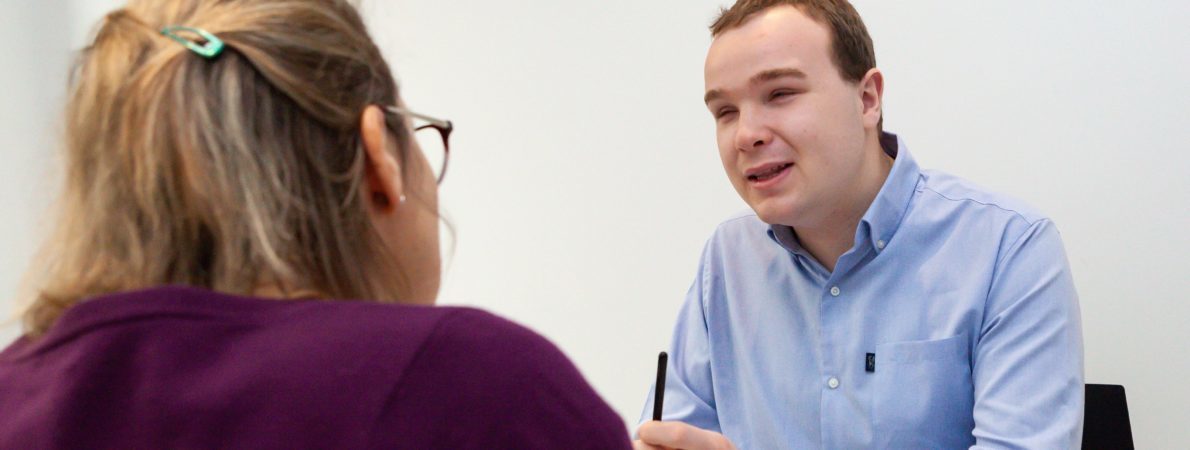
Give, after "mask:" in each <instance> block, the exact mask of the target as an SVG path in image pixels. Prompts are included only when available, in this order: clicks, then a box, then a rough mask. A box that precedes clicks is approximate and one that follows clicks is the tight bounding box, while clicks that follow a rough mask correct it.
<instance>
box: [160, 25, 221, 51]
mask: <svg viewBox="0 0 1190 450" xmlns="http://www.w3.org/2000/svg"><path fill="white" fill-rule="evenodd" d="M177 31H189V32H191V33H194V34H197V35H199V36H202V38H203V39H206V40H207V43H206V44H205V45H199V44H198V43H197V42H195V41H192V40H189V39H186V38H184V37H182V36H179V35H178V34H177ZM161 34H164V35H166V36H168V37H169V38H170V39H173V40H175V41H178V43H180V44H182V45H185V46H186V48H188V49H190V50H191V51H193V52H194V53H198V54H199V55H201V56H202V57H203V58H206V59H214V58H215V57H216V56H219V54H220V53H223V47H224V44H223V40H222V39H219V38H217V37H215V35H213V34H211V33H208V32H207V31H206V30H203V29H199V28H191V27H182V26H177V25H172V26H168V27H165V28H162V29H161Z"/></svg>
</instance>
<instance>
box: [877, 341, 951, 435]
mask: <svg viewBox="0 0 1190 450" xmlns="http://www.w3.org/2000/svg"><path fill="white" fill-rule="evenodd" d="M970 361H971V358H970V347H969V346H968V342H967V335H966V334H961V335H958V336H954V337H949V338H946V339H938V340H930V341H911V342H890V343H885V344H879V345H877V346H876V368H875V369H876V371H875V374H874V375H875V386H874V387H875V390H874V393H875V395H874V397H873V402H872V423H873V426H874V435H873V437H874V444H875V447H876V448H967V447H968V446H970V445H972V444H974V441H975V440H974V438H973V437H972V436H971V431H972V430H973V429H974V427H975V421H974V419H973V417H972V407H973V405H974V402H975V400H974V391H973V389H972V385H971V363H970Z"/></svg>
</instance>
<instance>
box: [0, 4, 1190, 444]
mask: <svg viewBox="0 0 1190 450" xmlns="http://www.w3.org/2000/svg"><path fill="white" fill-rule="evenodd" d="M726 3H727V1H726V0H697V1H694V0H681V1H678V0H669V1H645V2H642V1H639V0H637V1H629V0H603V1H598V2H590V1H582V2H580V1H545V0H541V1H525V0H522V1H510V2H489V1H478V0H472V1H454V2H428V1H412V0H395V1H384V2H381V1H365V3H364V7H363V9H364V11H365V14H366V15H367V17H368V20H369V22H370V23H371V27H372V31H373V34H374V37H375V38H376V40H377V41H378V43H379V44H380V46H381V48H383V49H384V50H385V52H386V54H387V55H388V58H389V62H390V64H392V65H393V67H394V68H395V70H396V72H397V74H398V76H399V78H400V82H401V83H402V89H403V94H404V98H405V99H406V101H407V103H408V105H409V106H410V107H412V108H415V109H417V110H419V111H424V112H426V113H428V114H433V115H440V116H444V117H447V118H450V119H452V120H454V121H455V123H456V125H457V132H456V134H455V135H454V138H453V139H452V146H453V148H454V152H453V157H452V158H453V159H452V160H451V173H450V176H449V177H448V178H447V182H446V184H445V185H444V186H443V188H442V191H441V195H442V199H443V207H444V209H445V212H446V214H447V216H448V217H450V219H451V221H452V222H453V223H454V224H455V225H456V227H457V229H458V242H457V244H458V246H457V250H456V251H455V253H454V254H453V258H451V259H450V265H449V267H448V271H447V275H446V279H445V285H444V289H443V291H442V296H441V303H443V304H452V305H474V306H479V307H483V308H487V309H490V310H493V311H496V312H498V313H500V314H503V315H505V316H507V317H510V318H513V319H515V320H517V321H519V322H521V323H523V324H526V325H528V326H530V327H532V328H534V329H535V330H537V331H539V332H541V333H542V334H544V335H546V336H547V337H549V338H550V339H551V340H552V341H554V342H555V343H557V344H558V345H559V346H560V347H561V348H562V349H563V350H564V351H565V352H566V353H567V354H568V355H569V356H570V357H571V358H573V360H574V361H575V363H576V364H577V365H578V367H579V368H580V369H581V370H582V372H583V373H584V375H586V377H587V378H588V379H589V380H590V381H591V383H592V384H593V385H594V386H595V388H596V389H597V390H598V391H599V392H600V393H601V394H602V395H603V396H604V397H605V398H606V399H607V401H608V402H609V403H610V404H611V405H612V407H614V408H615V409H616V410H617V411H619V412H620V413H621V414H622V415H623V417H624V419H625V422H626V423H633V422H635V421H636V420H637V418H638V416H639V413H640V408H641V405H642V404H643V401H644V399H645V395H646V394H647V392H648V388H649V384H650V382H651V381H652V379H653V370H654V366H655V359H654V358H655V357H656V353H657V352H658V351H660V350H662V349H663V348H664V347H665V346H666V344H667V342H668V340H669V335H670V331H671V327H672V324H673V320H674V316H675V314H676V312H677V309H678V306H679V305H680V303H681V302H682V300H683V296H684V294H685V292H686V288H687V287H688V286H689V284H690V281H691V280H692V279H693V276H694V270H695V267H696V264H697V257H698V254H699V251H700V250H701V247H702V244H703V242H704V240H705V239H706V238H707V237H708V236H709V234H710V232H711V231H712V230H713V229H714V227H715V225H717V224H718V223H719V221H720V220H722V219H723V218H724V217H725V216H727V215H729V214H731V213H732V212H734V211H737V210H740V209H741V208H744V205H743V203H742V202H741V201H740V200H739V199H738V198H737V197H736V195H735V193H734V191H733V190H732V189H731V187H730V185H729V184H728V182H727V180H726V177H725V176H724V175H723V174H722V169H721V167H720V166H719V162H718V157H717V153H716V149H715V144H714V130H713V126H712V121H711V119H710V115H709V114H708V113H707V112H706V111H705V110H704V109H703V106H702V104H701V103H702V102H701V97H702V62H703V57H704V53H705V51H706V48H707V46H708V45H709V43H710V38H709V36H708V34H707V31H706V25H708V24H709V22H710V21H711V20H712V18H713V16H714V14H715V12H716V11H717V10H718V8H719V7H720V6H724V5H726ZM117 4H118V2H114V1H111V0H104V1H96V0H72V1H33V0H16V1H15V2H6V4H5V6H4V13H3V14H0V58H2V59H0V61H2V63H0V64H3V66H2V67H3V70H0V88H2V89H3V91H4V97H3V101H0V155H3V163H0V213H2V214H3V220H2V221H0V246H2V247H0V249H2V250H3V251H2V252H0V296H2V298H3V299H4V300H2V302H0V307H3V308H4V309H5V310H11V309H12V308H15V303H14V302H13V301H12V299H13V295H14V294H15V292H16V286H17V282H18V279H19V278H20V276H21V275H22V273H23V271H24V268H25V265H26V263H27V261H28V258H29V255H30V254H31V252H32V251H33V249H34V247H35V244H36V242H37V241H38V239H39V238H40V237H41V234H40V231H41V230H42V229H44V223H43V222H41V221H42V220H43V219H41V217H42V212H43V210H44V206H45V204H46V203H47V202H48V201H49V200H50V199H51V198H52V192H53V190H54V189H55V188H54V186H56V182H57V181H58V179H57V173H56V171H55V167H56V166H55V165H54V164H53V157H54V154H55V150H56V149H55V147H54V145H55V142H56V140H57V136H58V131H59V128H60V127H59V124H58V122H57V114H58V113H59V111H60V108H61V102H62V92H63V90H64V86H65V84H66V74H67V68H68V62H69V60H70V57H71V53H70V52H71V51H72V50H73V49H77V48H78V47H80V46H82V45H83V44H84V43H85V39H86V36H87V32H88V30H89V29H90V27H91V25H92V24H93V23H94V22H95V21H96V20H97V19H98V18H99V17H100V16H101V15H102V13H103V12H104V11H106V10H108V9H110V8H111V7H113V6H115V5H117ZM856 6H857V8H858V9H859V11H860V13H861V14H862V15H863V16H864V18H865V20H866V21H867V24H868V27H869V29H870V31H871V33H872V35H873V38H874V40H875V43H876V51H877V57H878V60H879V65H880V67H881V68H882V69H883V70H884V72H885V76H886V94H885V103H886V107H885V111H886V117H887V118H886V123H885V126H886V128H887V129H889V130H891V131H895V132H898V133H900V134H901V135H902V136H903V137H904V138H905V139H906V140H907V142H908V144H909V146H910V147H911V148H912V150H913V152H914V155H915V156H916V157H917V158H918V159H919V161H920V162H921V164H922V165H923V166H924V167H928V168H934V169H941V170H945V171H949V172H952V173H956V174H959V175H961V176H964V177H966V178H969V179H972V180H974V181H976V182H977V183H980V184H983V185H985V186H989V187H991V188H993V189H997V190H1000V191H1004V192H1007V193H1010V194H1013V195H1016V196H1018V197H1022V198H1024V199H1026V200H1027V201H1029V202H1030V203H1032V204H1034V205H1036V206H1038V207H1040V209H1041V210H1043V211H1045V212H1047V213H1048V214H1049V215H1050V216H1051V217H1052V218H1053V219H1054V220H1055V221H1056V223H1057V224H1058V226H1059V228H1060V229H1061V231H1062V234H1063V238H1064V240H1065V243H1066V247H1067V252H1068V255H1069V257H1070V261H1071V264H1072V266H1073V269H1074V275H1075V280H1076V283H1077V285H1078V289H1079V293H1080V296H1081V300H1082V313H1083V324H1084V328H1085V340H1086V374H1087V380H1088V382H1092V383H1113V384H1123V385H1125V386H1126V388H1127V389H1128V396H1129V406H1130V409H1131V413H1132V424H1133V429H1134V433H1135V434H1136V442H1137V444H1138V447H1140V448H1184V447H1185V446H1186V444H1187V443H1188V442H1190V429H1188V428H1187V427H1186V426H1185V424H1186V423H1188V422H1190V414H1188V413H1187V407H1186V405H1187V404H1190V386H1188V384H1190V381H1188V380H1190V363H1188V362H1187V360H1188V359H1190V356H1187V354H1186V353H1187V352H1186V350H1187V341H1188V339H1190V332H1188V331H1187V330H1188V327H1186V326H1185V322H1186V317H1188V316H1190V305H1188V304H1187V303H1188V302H1187V300H1190V295H1188V292H1190V276H1188V275H1187V271H1186V269H1185V264H1186V263H1185V257H1184V255H1186V254H1187V253H1190V240H1188V238H1187V235H1186V234H1185V233H1187V232H1190V230H1187V225H1190V214H1188V208H1187V201H1188V200H1190V183H1188V182H1187V181H1186V179H1187V175H1188V174H1190V170H1188V169H1190V156H1188V153H1190V148H1187V145H1186V144H1187V143H1188V142H1190V127H1186V126H1185V124H1184V122H1185V121H1186V119H1187V118H1190V114H1188V113H1187V112H1186V109H1187V107H1190V88H1187V86H1186V83H1187V81H1188V80H1190V58H1188V57H1187V47H1188V44H1190V27H1187V26H1186V24H1187V23H1190V6H1187V4H1186V3H1185V2H1176V1H1159V0H1145V1H1137V2H1104V1H1086V0H1078V1H1076V0H1058V1H1050V2H1034V1H1020V0H1018V1H1003V2H974V1H942V0H932V1H924V0H923V1H914V2H887V1H883V2H882V1H875V0H861V1H856ZM18 332H19V329H18V328H17V327H16V326H15V325H13V324H11V323H10V324H9V325H7V326H5V327H3V328H0V343H6V342H9V341H10V340H12V339H14V338H15V337H16V336H17V334H18ZM791 407H796V405H791Z"/></svg>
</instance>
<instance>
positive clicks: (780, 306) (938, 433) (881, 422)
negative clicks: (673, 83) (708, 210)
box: [637, 0, 1083, 449]
mask: <svg viewBox="0 0 1190 450" xmlns="http://www.w3.org/2000/svg"><path fill="white" fill-rule="evenodd" d="M712 35H713V36H714V41H713V43H712V44H711V48H710V50H709V52H708V54H707V60H706V67H705V76H706V105H707V108H708V109H709V110H710V112H711V114H712V116H713V117H714V119H715V124H716V130H717V135H718V144H719V153H720V156H721V157H722V161H723V167H724V169H725V170H726V171H727V175H728V178H729V179H730V180H731V183H732V185H733V186H734V187H735V189H736V191H737V192H739V194H740V196H741V197H743V199H744V201H746V202H747V203H748V205H749V206H750V207H751V208H752V212H749V213H747V214H741V215H738V216H736V217H733V218H731V219H729V220H727V221H725V222H724V223H723V224H721V225H720V226H719V228H718V229H717V230H716V231H715V234H714V235H713V236H712V237H711V239H710V241H709V242H708V243H707V246H706V249H705V250H704V252H703V255H702V260H701V264H700V271H699V273H698V276H697V277H696V279H695V281H694V284H693V286H692V287H691V289H690V292H689V293H688V296H687V300H686V303H685V306H684V307H683V308H682V311H681V313H680V316H679V318H678V322H677V326H676V329H675V332H674V338H673V342H672V346H671V350H670V367H669V371H668V373H669V375H668V378H667V380H666V384H665V403H664V419H665V421H663V422H647V423H644V424H643V425H642V426H641V427H640V429H639V431H638V435H639V439H641V440H640V441H638V442H637V448H642V449H643V448H690V449H694V448H731V447H732V445H733V443H734V445H736V446H738V447H740V448H745V449H777V448H824V449H834V448H966V447H972V446H974V447H977V448H1046V449H1051V448H1052V449H1057V448H1078V447H1079V442H1080V439H1081V435H1082V412H1083V375H1082V370H1083V366H1082V364H1083V356H1082V334H1081V333H1082V332H1081V328H1080V319H1079V309H1078V298H1077V295H1076V293H1075V289H1074V284H1073V281H1072V279H1071V276H1070V270H1069V265H1068V263H1067V261H1066V257H1065V254H1064V250H1063V247H1062V242H1061V239H1060V237H1059V235H1058V232H1057V230H1056V229H1055V227H1054V224H1053V223H1052V222H1051V221H1050V220H1049V219H1047V218H1046V217H1045V216H1043V215H1041V214H1040V213H1038V212H1037V211H1035V210H1033V209H1032V208H1030V207H1028V206H1026V205H1024V204H1022V203H1021V202H1019V201H1016V200H1013V199H1011V198H1008V197H1005V196H1003V195H999V194H995V193H992V192H988V191H986V190H984V189H981V188H979V187H976V186H974V185H972V184H970V183H968V182H966V181H964V180H961V179H959V178H956V177H953V176H950V175H947V174H944V173H940V172H935V171H923V170H922V169H920V168H919V166H918V165H917V162H916V161H914V159H913V156H912V155H911V154H910V153H909V150H908V149H907V148H906V145H905V141H904V140H902V139H900V138H898V137H896V136H895V135H892V134H889V133H884V132H883V131H882V120H881V117H882V108H881V106H882V104H881V96H882V94H883V90H884V78H883V75H882V74H881V72H880V70H879V69H876V68H875V56H874V55H875V54H874V52H873V49H872V43H871V38H870V37H869V36H868V33H867V30H866V29H865V27H864V25H863V21H862V20H861V19H860V17H859V15H858V13H857V12H856V11H855V9H854V8H853V7H852V6H851V5H850V4H848V3H847V2H846V1H844V0H802V1H795V0H785V1H778V0H769V1H764V0H741V1H738V2H737V3H736V4H735V5H734V6H732V7H731V8H730V9H728V10H726V11H724V13H723V14H722V16H721V17H720V18H719V19H718V20H717V21H716V22H715V24H714V25H713V26H712ZM955 151H962V148H961V146H959V145H956V148H955ZM650 398H652V395H650ZM645 410H646V411H647V412H649V411H651V410H652V404H651V402H650V404H648V405H646V408H645ZM646 419H647V418H646Z"/></svg>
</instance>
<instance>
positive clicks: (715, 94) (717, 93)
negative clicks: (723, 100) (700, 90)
mask: <svg viewBox="0 0 1190 450" xmlns="http://www.w3.org/2000/svg"><path fill="white" fill-rule="evenodd" d="M722 96H723V91H721V90H719V89H711V90H709V91H707V95H706V96H704V97H703V98H702V102H703V104H710V103H711V101H712V100H715V99H718V98H719V97H722Z"/></svg>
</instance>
